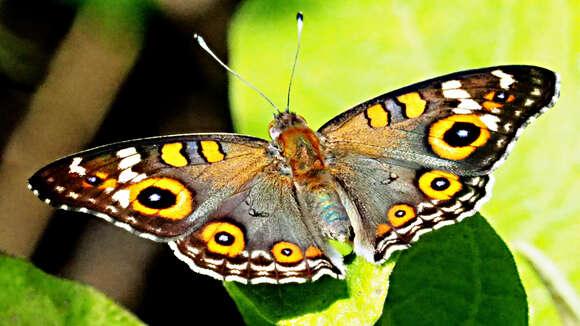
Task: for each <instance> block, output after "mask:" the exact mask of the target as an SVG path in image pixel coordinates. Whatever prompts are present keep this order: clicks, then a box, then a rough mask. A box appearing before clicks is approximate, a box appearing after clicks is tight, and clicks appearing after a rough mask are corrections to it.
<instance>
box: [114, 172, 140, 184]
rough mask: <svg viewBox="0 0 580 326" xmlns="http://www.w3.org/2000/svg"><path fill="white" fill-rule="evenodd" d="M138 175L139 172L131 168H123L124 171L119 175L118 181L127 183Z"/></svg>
mask: <svg viewBox="0 0 580 326" xmlns="http://www.w3.org/2000/svg"><path fill="white" fill-rule="evenodd" d="M137 176H138V174H137V172H133V170H131V169H126V170H123V172H121V173H119V177H118V178H117V181H119V182H121V183H125V182H127V181H131V180H133V179H134V178H136V177H137Z"/></svg>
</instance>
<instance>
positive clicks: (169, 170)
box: [29, 134, 271, 241]
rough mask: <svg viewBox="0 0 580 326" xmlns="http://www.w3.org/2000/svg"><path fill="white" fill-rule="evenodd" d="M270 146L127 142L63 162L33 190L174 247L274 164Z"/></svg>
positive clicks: (245, 140) (217, 137) (227, 141)
mask: <svg viewBox="0 0 580 326" xmlns="http://www.w3.org/2000/svg"><path fill="white" fill-rule="evenodd" d="M267 145H268V143H267V142H266V141H265V140H261V139H257V138H253V137H247V136H238V135H229V134H212V135H209V134H197V135H185V136H171V137H156V138H149V139H142V140H136V141H129V142H122V143H117V144H113V145H108V146H104V147H100V148H95V149H92V150H88V151H85V152H81V153H78V154H75V155H71V156H69V157H66V158H63V159H61V160H58V161H56V162H54V163H52V164H50V165H48V166H46V167H44V168H43V169H41V170H40V171H38V172H37V173H36V174H34V175H33V176H32V177H31V178H30V179H29V187H30V188H31V189H32V191H33V192H34V193H35V194H36V195H37V196H38V197H40V198H41V199H42V200H44V201H45V202H47V203H49V204H51V205H53V206H56V207H59V208H62V209H67V210H75V211H79V212H85V213H91V214H94V215H96V216H99V217H101V218H104V219H106V220H107V221H109V222H112V223H114V224H116V225H117V226H120V227H123V228H125V229H128V230H129V231H131V232H134V233H136V234H138V235H140V236H142V237H145V238H151V239H153V240H157V241H169V240H171V239H173V238H176V237H181V236H184V235H185V234H186V233H188V232H189V231H190V230H192V229H193V228H196V227H199V226H201V225H202V224H203V223H204V222H205V220H206V219H207V218H208V215H209V213H211V212H212V211H214V210H215V209H216V208H217V206H218V204H219V203H220V201H222V200H223V199H225V198H227V197H229V196H231V195H232V194H234V193H235V192H236V191H237V190H238V189H240V188H241V187H242V186H243V185H245V184H246V183H248V182H249V181H250V180H251V179H252V178H254V177H255V176H256V175H257V173H258V172H259V171H260V170H262V169H263V168H264V167H265V166H267V165H268V164H270V163H271V159H270V158H268V155H267V154H266V147H267Z"/></svg>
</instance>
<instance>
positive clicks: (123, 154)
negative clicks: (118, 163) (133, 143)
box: [117, 147, 137, 158]
mask: <svg viewBox="0 0 580 326" xmlns="http://www.w3.org/2000/svg"><path fill="white" fill-rule="evenodd" d="M134 154H137V149H136V148H135V147H129V148H125V149H122V150H120V151H118V152H117V157H118V158H124V157H127V156H130V155H134Z"/></svg>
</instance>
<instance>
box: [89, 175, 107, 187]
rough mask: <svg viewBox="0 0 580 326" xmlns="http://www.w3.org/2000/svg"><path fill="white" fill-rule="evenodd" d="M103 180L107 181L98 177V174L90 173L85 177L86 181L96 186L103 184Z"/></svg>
mask: <svg viewBox="0 0 580 326" xmlns="http://www.w3.org/2000/svg"><path fill="white" fill-rule="evenodd" d="M103 181H105V180H103V179H102V178H99V177H97V176H96V175H89V176H87V177H86V178H85V182H86V183H88V184H90V185H91V186H95V187H97V186H99V185H101V184H102V183H103Z"/></svg>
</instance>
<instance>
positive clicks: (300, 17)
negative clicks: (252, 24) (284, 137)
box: [286, 12, 304, 113]
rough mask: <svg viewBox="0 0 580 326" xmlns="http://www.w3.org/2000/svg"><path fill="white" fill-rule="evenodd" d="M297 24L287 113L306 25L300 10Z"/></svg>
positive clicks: (288, 107)
mask: <svg viewBox="0 0 580 326" xmlns="http://www.w3.org/2000/svg"><path fill="white" fill-rule="evenodd" d="M296 25H297V27H298V42H297V44H296V53H295V54H294V64H292V72H291V73H290V82H289V83H288V95H287V97H286V113H288V112H289V111H290V90H291V89H292V80H294V71H296V62H298V53H299V52H300V39H301V36H302V26H304V15H303V14H302V13H301V12H299V13H298V14H296Z"/></svg>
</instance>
